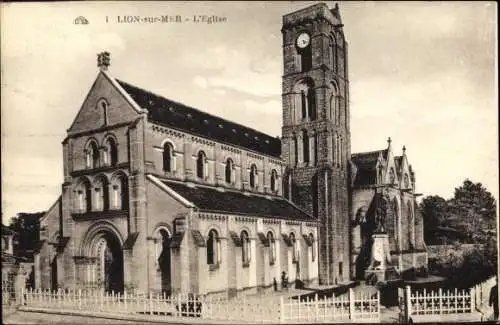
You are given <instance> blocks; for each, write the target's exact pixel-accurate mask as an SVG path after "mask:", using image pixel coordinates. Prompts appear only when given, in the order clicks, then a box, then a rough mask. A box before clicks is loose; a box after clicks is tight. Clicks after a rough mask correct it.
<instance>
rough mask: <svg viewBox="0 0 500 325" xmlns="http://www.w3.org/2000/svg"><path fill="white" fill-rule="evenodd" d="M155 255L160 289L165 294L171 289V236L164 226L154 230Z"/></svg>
mask: <svg viewBox="0 0 500 325" xmlns="http://www.w3.org/2000/svg"><path fill="white" fill-rule="evenodd" d="M155 237H156V252H157V253H156V256H157V260H156V262H157V266H158V267H157V271H158V272H159V273H160V277H161V290H162V292H165V293H167V294H170V292H171V291H172V284H171V271H170V270H171V259H170V240H171V239H172V236H171V235H170V231H169V230H168V229H167V228H166V227H160V228H158V229H157V230H156V233H155Z"/></svg>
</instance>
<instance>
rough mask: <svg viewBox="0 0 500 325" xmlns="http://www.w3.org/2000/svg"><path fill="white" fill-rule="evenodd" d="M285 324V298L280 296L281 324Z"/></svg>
mask: <svg viewBox="0 0 500 325" xmlns="http://www.w3.org/2000/svg"><path fill="white" fill-rule="evenodd" d="M284 323H285V303H284V301H283V296H280V324H284Z"/></svg>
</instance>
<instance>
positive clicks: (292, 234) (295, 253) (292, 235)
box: [289, 232, 298, 263]
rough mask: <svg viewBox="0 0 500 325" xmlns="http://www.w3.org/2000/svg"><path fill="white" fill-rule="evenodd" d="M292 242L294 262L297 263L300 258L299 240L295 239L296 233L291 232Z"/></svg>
mask: <svg viewBox="0 0 500 325" xmlns="http://www.w3.org/2000/svg"><path fill="white" fill-rule="evenodd" d="M289 239H290V243H291V244H292V262H294V263H296V262H297V260H298V256H297V240H296V239H295V234H294V233H293V232H292V233H290V237H289Z"/></svg>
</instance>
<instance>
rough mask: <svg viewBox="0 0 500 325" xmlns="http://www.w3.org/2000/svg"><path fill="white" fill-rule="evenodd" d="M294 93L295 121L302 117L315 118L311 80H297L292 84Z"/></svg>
mask: <svg viewBox="0 0 500 325" xmlns="http://www.w3.org/2000/svg"><path fill="white" fill-rule="evenodd" d="M294 93H295V96H296V97H295V114H294V115H295V116H296V117H297V122H300V121H301V120H304V119H309V120H314V119H316V115H317V112H316V94H315V91H314V83H313V82H312V80H309V79H305V80H301V81H299V82H297V83H296V84H295V86H294Z"/></svg>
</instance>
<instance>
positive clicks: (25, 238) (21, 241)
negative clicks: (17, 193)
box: [10, 212, 45, 259]
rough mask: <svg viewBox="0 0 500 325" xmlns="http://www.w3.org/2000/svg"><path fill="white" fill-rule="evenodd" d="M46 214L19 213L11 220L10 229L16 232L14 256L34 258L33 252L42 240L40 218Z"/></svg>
mask: <svg viewBox="0 0 500 325" xmlns="http://www.w3.org/2000/svg"><path fill="white" fill-rule="evenodd" d="M44 214H45V212H36V213H18V214H17V215H16V216H15V217H13V218H12V219H11V223H10V229H12V230H13V231H15V232H16V233H17V234H16V235H15V238H14V240H15V243H14V255H15V256H19V257H25V258H29V259H31V258H33V250H34V248H35V246H36V244H37V243H38V241H39V240H40V218H41V217H42V216H43V215H44Z"/></svg>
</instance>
